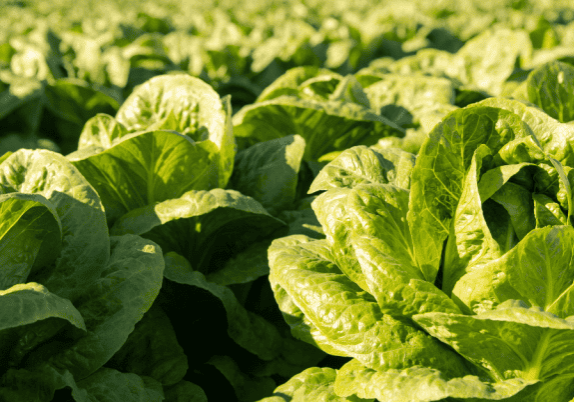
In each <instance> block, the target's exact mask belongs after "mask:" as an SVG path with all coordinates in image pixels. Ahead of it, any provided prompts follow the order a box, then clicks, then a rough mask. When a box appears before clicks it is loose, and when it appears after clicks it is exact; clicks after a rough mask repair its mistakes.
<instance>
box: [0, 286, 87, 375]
mask: <svg viewBox="0 0 574 402" xmlns="http://www.w3.org/2000/svg"><path fill="white" fill-rule="evenodd" d="M0 305H1V307H2V310H1V311H2V312H3V314H2V316H3V317H2V326H1V327H0V353H1V354H2V356H3V359H2V360H3V364H2V371H3V370H4V369H5V368H6V367H17V366H18V365H20V364H21V363H22V361H23V360H24V359H25V358H26V356H27V355H28V354H29V353H30V352H31V351H32V350H33V349H34V348H36V347H37V346H38V345H39V344H41V343H43V342H45V341H46V340H48V339H50V338H51V337H53V336H55V335H57V334H58V333H59V332H61V331H63V330H68V331H72V327H71V326H70V325H69V324H71V325H73V326H75V327H76V328H79V329H80V330H81V331H77V333H79V334H85V333H86V331H87V329H86V324H85V322H84V318H83V317H82V315H81V313H80V312H79V311H78V310H77V309H76V307H74V305H73V304H72V303H71V302H70V301H69V300H67V299H63V298H61V297H59V296H56V295H55V294H53V293H50V292H49V291H48V289H46V288H45V287H44V286H42V285H40V284H38V283H34V282H29V283H26V284H18V285H14V286H12V287H11V288H10V289H7V290H5V291H1V292H0ZM15 312H18V314H16V313H15Z"/></svg>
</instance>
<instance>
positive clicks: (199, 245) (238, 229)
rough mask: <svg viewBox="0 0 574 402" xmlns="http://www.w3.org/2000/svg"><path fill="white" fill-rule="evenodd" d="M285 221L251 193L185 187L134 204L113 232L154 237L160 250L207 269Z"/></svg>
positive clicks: (198, 267) (258, 239)
mask: <svg viewBox="0 0 574 402" xmlns="http://www.w3.org/2000/svg"><path fill="white" fill-rule="evenodd" d="M282 227H284V224H283V222H281V221H279V220H278V219H276V218H273V217H272V216H271V215H269V213H268V212H267V211H266V210H265V209H264V208H263V207H262V206H261V204H260V203H258V202H257V201H255V200H254V199H253V198H251V197H247V196H245V195H243V194H240V193H239V192H237V191H235V190H223V189H213V190H211V191H195V190H192V191H189V192H187V193H185V194H184V195H183V196H182V197H180V198H176V199H171V200H168V201H163V202H160V203H158V204H155V205H148V206H146V207H144V208H139V209H135V210H133V211H131V212H129V213H127V214H125V215H124V216H123V217H122V218H121V219H119V220H118V221H117V222H116V224H115V225H114V227H113V228H112V229H111V233H112V234H116V235H117V234H124V233H132V234H138V235H141V236H143V237H146V238H149V239H151V240H153V241H154V242H156V243H158V244H159V245H160V246H161V248H162V250H163V252H164V253H168V252H172V251H173V252H175V253H178V254H179V255H182V256H184V257H185V258H187V260H188V261H189V263H191V265H192V267H193V269H194V270H198V271H201V272H203V273H204V274H209V273H211V272H216V271H217V270H219V269H221V265H223V263H224V262H225V261H226V260H227V259H229V258H230V257H232V256H234V255H235V254H237V253H238V252H240V251H244V250H245V249H246V248H247V247H248V246H249V245H252V244H253V243H254V242H257V241H260V240H262V239H266V238H267V237H268V236H270V235H271V234H272V233H274V232H275V231H276V230H279V229H281V228H282Z"/></svg>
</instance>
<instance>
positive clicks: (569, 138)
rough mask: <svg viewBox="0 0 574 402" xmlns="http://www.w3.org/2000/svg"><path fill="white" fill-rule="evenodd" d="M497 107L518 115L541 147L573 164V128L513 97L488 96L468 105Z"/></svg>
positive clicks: (560, 159) (565, 162) (567, 164)
mask: <svg viewBox="0 0 574 402" xmlns="http://www.w3.org/2000/svg"><path fill="white" fill-rule="evenodd" d="M482 106H489V107H497V108H500V109H504V110H508V111H510V112H513V113H514V114H516V115H518V116H519V117H520V119H521V120H522V121H524V122H525V123H526V124H527V125H528V127H529V128H530V129H531V130H532V132H533V133H534V135H535V137H536V139H537V140H538V142H539V143H540V144H541V145H542V149H543V150H544V151H545V152H546V153H548V154H549V155H551V156H552V157H553V158H555V159H557V160H558V161H559V162H560V163H562V164H563V165H566V166H574V129H573V127H572V126H570V125H568V124H560V122H558V121H557V120H555V119H553V118H552V117H550V116H548V115H547V114H546V113H544V111H542V110H540V109H538V108H537V107H533V106H534V105H531V104H525V103H523V102H520V101H518V100H514V99H505V98H489V99H485V100H483V101H481V102H478V103H475V104H473V105H470V107H471V108H472V107H482Z"/></svg>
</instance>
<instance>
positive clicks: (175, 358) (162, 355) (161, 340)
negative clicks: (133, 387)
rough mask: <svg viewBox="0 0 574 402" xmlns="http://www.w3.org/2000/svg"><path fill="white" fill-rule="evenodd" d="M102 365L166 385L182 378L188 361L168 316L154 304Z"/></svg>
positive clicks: (173, 383)
mask: <svg viewBox="0 0 574 402" xmlns="http://www.w3.org/2000/svg"><path fill="white" fill-rule="evenodd" d="M106 367H108V368H113V369H116V370H119V371H121V372H124V373H134V374H138V375H140V376H147V377H151V378H153V379H155V380H157V381H159V382H160V383H162V384H163V385H164V386H170V385H175V384H176V383H178V382H180V381H181V380H182V379H183V377H184V376H185V374H186V372H187V369H188V364H187V356H186V355H185V354H184V352H183V349H182V348H181V346H180V345H179V343H178V342H177V338H176V334H175V332H174V330H173V327H172V325H171V322H170V321H169V318H168V317H167V316H166V314H165V313H164V312H163V310H162V309H161V307H159V306H157V305H156V304H154V305H152V307H151V308H150V309H149V310H148V311H147V312H146V313H145V315H144V316H143V318H142V319H141V320H140V321H139V322H138V323H137V324H136V326H135V329H134V331H133V332H132V333H131V334H130V335H129V336H128V339H127V340H126V343H125V344H124V345H123V346H122V348H121V349H120V350H118V351H117V352H116V354H115V355H114V356H113V357H112V358H111V359H110V360H108V362H107V363H106Z"/></svg>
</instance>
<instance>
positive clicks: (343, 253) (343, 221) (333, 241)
mask: <svg viewBox="0 0 574 402" xmlns="http://www.w3.org/2000/svg"><path fill="white" fill-rule="evenodd" d="M351 194H352V189H349V188H344V187H343V188H334V189H332V190H330V191H327V192H325V193H323V194H321V195H319V196H318V197H317V198H316V199H315V200H314V201H313V203H312V206H313V210H314V211H315V212H316V214H317V219H318V220H319V222H320V223H321V226H322V227H323V230H324V232H325V235H326V237H327V242H328V244H329V246H331V250H332V257H330V259H332V260H333V262H334V263H336V264H337V266H338V267H339V269H340V270H341V271H342V272H343V273H344V274H345V275H347V276H348V277H349V278H350V279H351V280H352V281H353V282H354V283H355V284H357V285H358V286H359V287H360V288H361V289H363V290H364V291H366V292H369V290H370V289H369V285H368V284H367V278H365V274H364V273H363V270H362V268H361V265H360V264H359V260H358V258H357V254H356V250H355V249H354V248H353V246H352V244H351V241H350V238H351V236H352V231H351V225H350V217H351V214H352V212H351V211H350V209H349V205H348V204H349V202H348V199H349V197H350V195H351Z"/></svg>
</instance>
